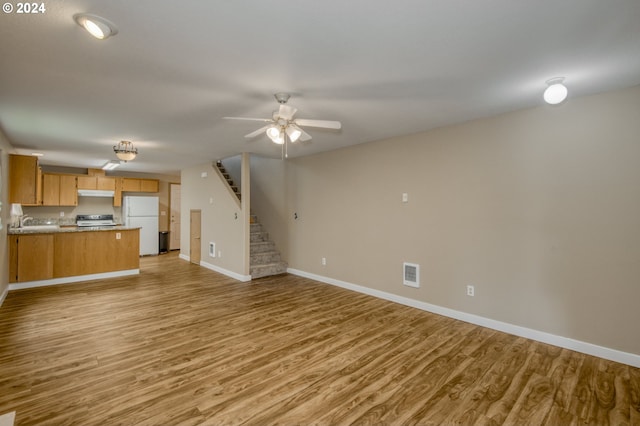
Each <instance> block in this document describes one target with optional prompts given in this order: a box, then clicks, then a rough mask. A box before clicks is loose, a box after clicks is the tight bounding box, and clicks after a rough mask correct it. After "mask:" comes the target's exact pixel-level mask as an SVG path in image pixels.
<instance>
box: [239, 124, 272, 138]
mask: <svg viewBox="0 0 640 426" xmlns="http://www.w3.org/2000/svg"><path fill="white" fill-rule="evenodd" d="M269 127H271V124H267V125H266V126H264V127H260V128H259V129H258V130H256V131H253V132H251V133H249V134H247V135H244V137H245V138H247V139H251V138H255V137H256V136H258V135H260V134H262V133H264V132H266V131H267V129H268V128H269Z"/></svg>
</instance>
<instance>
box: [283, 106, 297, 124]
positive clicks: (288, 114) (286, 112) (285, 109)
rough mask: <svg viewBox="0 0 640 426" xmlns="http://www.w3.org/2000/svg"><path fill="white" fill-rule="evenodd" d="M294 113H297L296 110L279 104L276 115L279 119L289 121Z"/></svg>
mask: <svg viewBox="0 0 640 426" xmlns="http://www.w3.org/2000/svg"><path fill="white" fill-rule="evenodd" d="M296 111H298V108H294V107H292V106H289V105H286V104H281V105H280V111H278V115H279V116H280V118H284V119H285V120H291V119H292V118H293V115H294V114H295V113H296Z"/></svg>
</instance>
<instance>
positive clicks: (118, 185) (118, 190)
mask: <svg viewBox="0 0 640 426" xmlns="http://www.w3.org/2000/svg"><path fill="white" fill-rule="evenodd" d="M114 183H115V190H114V193H113V206H114V207H121V206H122V178H114Z"/></svg>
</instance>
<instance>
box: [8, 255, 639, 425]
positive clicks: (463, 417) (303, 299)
mask: <svg viewBox="0 0 640 426" xmlns="http://www.w3.org/2000/svg"><path fill="white" fill-rule="evenodd" d="M141 271H142V272H141V274H140V275H138V276H130V277H120V278H113V279H106V280H95V281H88V282H82V283H76V284H69V285H60V286H52V287H41V288H34V289H28V290H17V291H12V292H10V293H9V295H8V296H7V298H6V299H5V301H4V304H3V306H2V307H1V308H0V413H4V412H11V411H16V424H17V425H60V424H68V425H110V424H114V425H132V424H136V425H219V424H225V425H239V424H247V425H271V424H273V425H275V424H283V425H290V424H317V425H347V424H382V425H396V424H420V425H430V424H434V425H435V424H469V425H471V424H476V425H519V424H530V425H536V424H540V425H542V424H545V425H572V424H575V425H577V424H592V425H599V424H603V425H604V424H619V425H638V426H640V371H639V370H638V369H636V368H632V367H629V366H626V365H621V364H616V363H613V362H610V361H606V360H601V359H598V358H594V357H590V356H587V355H584V354H580V353H576V352H572V351H568V350H563V349H560V348H557V347H553V346H549V345H544V344H542V343H539V342H534V341H531V340H527V339H524V338H520V337H515V336H512V335H508V334H504V333H500V332H496V331H493V330H489V329H484V328H482V327H478V326H475V325H472V324H468V323H464V322H460V321H455V320H452V319H450V318H446V317H442V316H438V315H433V314H430V313H427V312H423V311H420V310H417V309H414V308H410V307H407V306H403V305H398V304H394V303H391V302H387V301H384V300H380V299H376V298H373V297H370V296H366V295H363V294H359V293H354V292H350V291H347V290H344V289H340V288H336V287H332V286H328V285H325V284H321V283H318V282H315V281H312V280H309V279H306V278H301V277H296V276H292V275H281V276H277V277H267V278H264V279H260V280H255V281H253V282H249V283H240V282H238V281H235V280H233V279H230V278H228V277H225V276H222V275H220V274H217V273H215V272H212V271H210V270H207V269H204V268H201V267H198V266H197V265H193V264H190V263H188V262H185V261H182V260H180V259H179V258H178V257H177V254H175V253H172V254H168V255H163V256H157V257H146V258H142V259H141Z"/></svg>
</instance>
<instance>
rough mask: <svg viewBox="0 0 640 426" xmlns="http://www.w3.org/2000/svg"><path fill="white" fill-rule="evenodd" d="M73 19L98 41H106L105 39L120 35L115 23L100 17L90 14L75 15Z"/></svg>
mask: <svg viewBox="0 0 640 426" xmlns="http://www.w3.org/2000/svg"><path fill="white" fill-rule="evenodd" d="M73 19H74V21H76V23H77V24H78V25H80V26H81V27H82V28H84V29H85V30H87V31H88V32H89V34H91V35H92V36H94V37H95V38H97V39H100V40H104V39H105V38H108V37H110V36H113V35H116V34H118V29H117V28H116V26H115V25H114V24H113V22H110V21H108V20H106V19H104V18H102V17H100V16H96V15H91V14H89V13H77V14H75V15H73Z"/></svg>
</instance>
